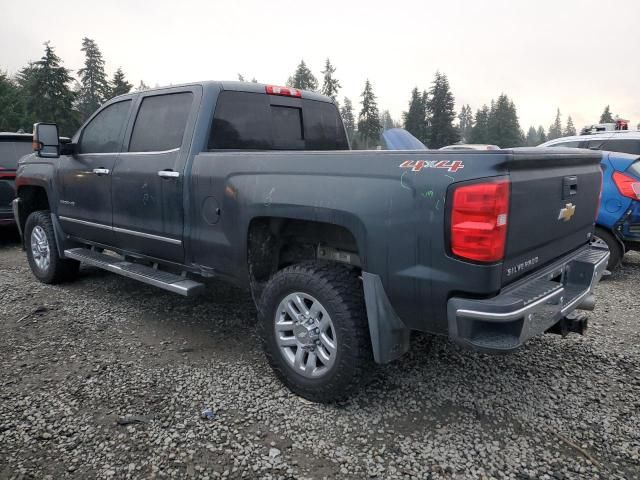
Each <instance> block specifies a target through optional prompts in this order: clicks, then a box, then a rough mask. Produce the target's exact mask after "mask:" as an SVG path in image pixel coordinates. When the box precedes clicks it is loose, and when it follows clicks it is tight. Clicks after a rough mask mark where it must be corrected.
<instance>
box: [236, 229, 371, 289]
mask: <svg viewBox="0 0 640 480" xmlns="http://www.w3.org/2000/svg"><path fill="white" fill-rule="evenodd" d="M247 246H248V247H247V248H248V252H247V260H248V263H249V277H250V281H251V290H252V293H253V295H254V299H256V300H257V299H258V298H259V297H260V294H261V293H262V290H263V289H264V286H265V285H266V283H267V281H268V280H269V278H270V277H271V276H272V275H273V274H274V273H276V272H277V271H278V270H281V269H283V268H284V267H286V266H288V265H293V264H295V263H300V262H303V261H307V260H323V261H334V262H338V263H343V264H348V265H352V266H353V267H354V268H358V269H360V268H361V257H360V255H359V251H358V245H357V243H356V239H355V237H354V236H353V234H352V233H351V232H350V231H349V230H348V229H346V228H345V227H342V226H340V225H335V224H331V223H325V222H314V221H310V220H296V219H289V218H280V217H261V218H255V219H253V220H252V221H251V224H250V225H249V232H248V242H247Z"/></svg>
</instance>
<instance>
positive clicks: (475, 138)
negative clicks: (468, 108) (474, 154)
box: [471, 105, 489, 144]
mask: <svg viewBox="0 0 640 480" xmlns="http://www.w3.org/2000/svg"><path fill="white" fill-rule="evenodd" d="M471 143H479V144H487V143H489V107H487V106H486V105H483V106H482V108H481V109H479V110H477V111H476V119H475V121H474V124H473V128H472V129H471Z"/></svg>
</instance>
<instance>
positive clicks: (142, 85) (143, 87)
mask: <svg viewBox="0 0 640 480" xmlns="http://www.w3.org/2000/svg"><path fill="white" fill-rule="evenodd" d="M145 90H149V85H147V84H146V83H144V80H140V83H139V84H138V86H137V87H136V92H144V91H145Z"/></svg>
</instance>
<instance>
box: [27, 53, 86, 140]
mask: <svg viewBox="0 0 640 480" xmlns="http://www.w3.org/2000/svg"><path fill="white" fill-rule="evenodd" d="M44 45H45V51H44V55H43V57H42V58H41V59H40V60H38V61H37V62H33V63H30V64H29V65H28V66H27V67H25V68H23V69H22V70H21V71H20V73H19V74H18V77H17V80H18V84H19V85H20V87H21V89H22V94H23V95H24V100H25V108H26V116H25V123H28V124H32V123H34V122H36V121H38V122H54V123H57V124H58V127H59V130H60V134H61V135H66V136H71V135H72V134H73V133H74V132H75V130H76V129H77V128H78V126H79V124H80V121H79V118H78V112H77V111H76V110H74V108H73V105H74V103H75V99H76V96H75V94H74V93H73V92H72V91H71V88H70V84H71V82H72V78H71V73H70V70H68V69H67V68H65V67H63V66H62V62H61V60H60V57H58V56H57V55H56V53H55V50H54V48H53V47H52V46H51V45H50V44H49V42H46V43H45V44H44Z"/></svg>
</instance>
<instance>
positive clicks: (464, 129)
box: [458, 104, 473, 143]
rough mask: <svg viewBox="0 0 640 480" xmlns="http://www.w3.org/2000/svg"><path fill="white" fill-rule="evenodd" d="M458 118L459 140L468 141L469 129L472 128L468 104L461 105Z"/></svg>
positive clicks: (471, 116)
mask: <svg viewBox="0 0 640 480" xmlns="http://www.w3.org/2000/svg"><path fill="white" fill-rule="evenodd" d="M458 120H459V121H460V123H459V131H460V137H461V138H460V140H461V141H462V142H463V143H469V142H470V141H471V131H472V130H473V112H472V111H471V107H470V106H469V105H468V104H467V105H463V106H462V109H461V110H460V114H459V115H458Z"/></svg>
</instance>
